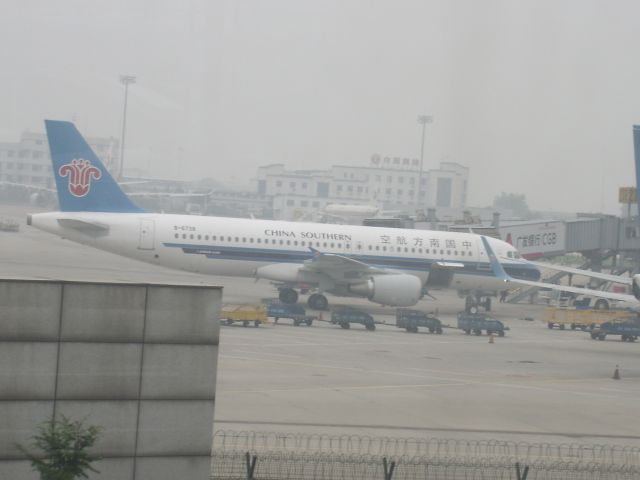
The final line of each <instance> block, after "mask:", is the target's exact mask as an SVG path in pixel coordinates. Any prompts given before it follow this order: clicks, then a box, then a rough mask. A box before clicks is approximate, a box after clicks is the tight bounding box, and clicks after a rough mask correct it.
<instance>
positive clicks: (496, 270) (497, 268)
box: [481, 236, 512, 282]
mask: <svg viewBox="0 0 640 480" xmlns="http://www.w3.org/2000/svg"><path fill="white" fill-rule="evenodd" d="M481 238H482V244H483V245H484V249H485V250H486V252H487V257H489V263H490V264H491V270H492V271H493V274H494V275H495V277H496V278H498V279H499V280H502V281H504V282H510V281H511V280H512V278H511V277H510V276H509V275H508V274H507V272H505V271H504V268H502V265H500V262H499V261H498V257H496V254H495V253H493V249H492V248H491V246H490V245H489V241H488V240H487V237H484V236H483V237H481Z"/></svg>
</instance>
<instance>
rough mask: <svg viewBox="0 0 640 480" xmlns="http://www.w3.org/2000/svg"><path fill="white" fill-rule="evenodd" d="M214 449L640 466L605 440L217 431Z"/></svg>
mask: <svg viewBox="0 0 640 480" xmlns="http://www.w3.org/2000/svg"><path fill="white" fill-rule="evenodd" d="M213 450H214V451H217V452H221V451H242V452H246V451H255V452H262V451H268V452H277V451H283V452H314V453H315V452H318V453H332V454H359V455H377V456H393V457H396V456H404V457H429V458H441V457H446V458H458V457H464V458H472V457H483V458H492V457H500V458H505V457H508V458H513V459H515V461H519V462H531V461H535V460H538V459H544V460H546V461H561V462H580V463H589V462H592V463H597V464H603V465H630V466H639V467H640V447H632V446H624V445H607V444H594V445H589V444H580V443H559V444H553V443H546V442H534V443H530V442H515V441H504V440H493V439H487V440H465V439H450V438H449V439H448V438H399V437H383V436H380V437H376V436H362V435H350V434H344V435H328V434H304V433H280V432H260V431H235V430H218V431H217V432H216V433H215V434H214V438H213Z"/></svg>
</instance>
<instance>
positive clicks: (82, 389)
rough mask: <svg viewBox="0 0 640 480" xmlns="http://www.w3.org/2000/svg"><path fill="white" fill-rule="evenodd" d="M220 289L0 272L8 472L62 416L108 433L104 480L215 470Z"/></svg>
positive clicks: (0, 417)
mask: <svg viewBox="0 0 640 480" xmlns="http://www.w3.org/2000/svg"><path fill="white" fill-rule="evenodd" d="M221 297H222V289H221V288H219V287H203V286H195V285H194V286H184V285H181V286H172V285H140V284H112V283H69V282H51V281H10V280H0V479H4V478H7V479H9V478H11V479H15V480H21V479H37V478H38V476H37V474H36V473H34V472H33V471H32V470H31V468H30V465H29V463H28V461H25V460H24V459H23V458H24V457H23V456H22V454H21V453H20V452H19V451H18V450H17V448H16V447H15V444H16V443H21V444H23V445H28V444H29V442H30V437H31V436H32V435H33V434H34V433H35V431H36V426H37V425H38V423H40V422H42V421H45V420H47V419H50V418H51V416H52V415H55V416H59V415H65V416H67V417H70V418H71V419H74V420H79V419H83V418H86V421H87V423H88V424H94V425H101V426H102V427H103V428H104V431H103V433H102V435H101V437H100V440H99V442H98V443H97V445H96V448H95V453H96V454H97V455H99V456H101V457H102V460H100V461H99V462H97V463H96V465H95V466H96V467H97V469H98V470H100V472H101V473H100V474H94V475H93V476H92V477H91V478H100V479H109V480H111V479H113V480H115V479H118V480H127V479H132V480H133V479H139V480H142V479H153V480H163V479H167V480H168V479H171V480H173V479H178V478H188V479H189V480H195V479H202V480H205V479H207V478H209V473H210V450H211V436H212V430H213V425H212V421H213V409H214V400H215V381H216V369H217V356H218V340H219V322H218V313H219V309H220V302H221Z"/></svg>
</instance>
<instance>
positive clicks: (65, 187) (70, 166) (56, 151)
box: [44, 120, 143, 213]
mask: <svg viewBox="0 0 640 480" xmlns="http://www.w3.org/2000/svg"><path fill="white" fill-rule="evenodd" d="M44 124H45V127H46V129H47V137H48V139H49V150H50V151H51V162H52V163H53V176H54V177H55V179H56V187H57V189H58V200H59V202H60V210H62V211H65V212H120V213H124V212H142V211H143V210H142V209H141V208H140V207H138V206H137V205H135V204H134V203H133V202H132V201H131V200H130V199H129V197H127V196H126V195H125V193H124V192H123V191H122V190H121V189H120V186H119V185H118V184H117V183H116V181H115V180H114V179H113V177H112V176H111V175H110V174H109V171H108V170H107V169H106V168H105V166H104V165H103V164H102V162H101V161H100V159H99V158H98V157H97V155H96V154H95V153H94V152H93V150H91V147H89V145H88V144H87V142H86V141H85V139H84V138H82V135H80V132H78V130H77V129H76V127H75V125H74V124H73V123H71V122H61V121H57V120H45V121H44Z"/></svg>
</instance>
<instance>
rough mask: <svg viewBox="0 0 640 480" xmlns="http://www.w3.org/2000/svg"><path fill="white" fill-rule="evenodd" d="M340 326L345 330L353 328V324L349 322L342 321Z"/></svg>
mask: <svg viewBox="0 0 640 480" xmlns="http://www.w3.org/2000/svg"><path fill="white" fill-rule="evenodd" d="M340 326H341V327H342V328H344V329H345V330H348V329H349V328H351V324H350V323H349V322H340Z"/></svg>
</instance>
